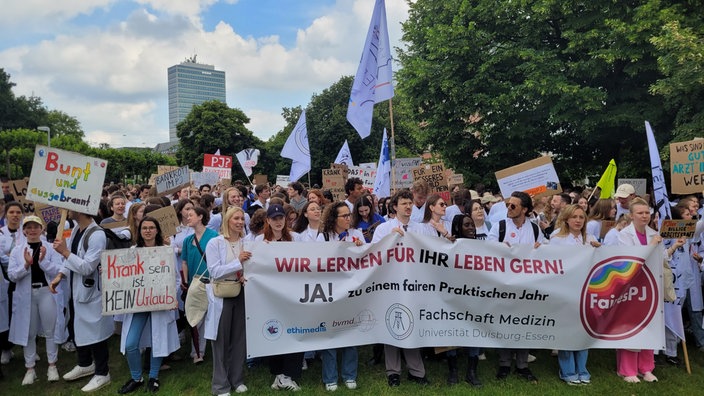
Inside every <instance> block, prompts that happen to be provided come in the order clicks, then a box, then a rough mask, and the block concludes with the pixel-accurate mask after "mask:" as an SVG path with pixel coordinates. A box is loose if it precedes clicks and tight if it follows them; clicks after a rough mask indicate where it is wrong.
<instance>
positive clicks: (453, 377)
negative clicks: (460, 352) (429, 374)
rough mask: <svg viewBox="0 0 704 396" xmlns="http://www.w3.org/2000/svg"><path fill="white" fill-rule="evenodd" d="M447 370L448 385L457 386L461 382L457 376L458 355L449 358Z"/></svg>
mask: <svg viewBox="0 0 704 396" xmlns="http://www.w3.org/2000/svg"><path fill="white" fill-rule="evenodd" d="M447 369H448V370H449V371H448V374H447V384H448V385H457V383H458V382H460V380H459V378H458V376H457V355H454V356H448V357H447Z"/></svg>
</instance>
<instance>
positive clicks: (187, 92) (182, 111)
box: [168, 55, 226, 142]
mask: <svg viewBox="0 0 704 396" xmlns="http://www.w3.org/2000/svg"><path fill="white" fill-rule="evenodd" d="M168 76H169V141H170V142H176V141H178V137H177V136H176V124H178V123H179V122H181V121H182V120H183V119H184V118H186V116H187V115H188V113H190V112H191V108H192V107H193V106H194V105H198V104H201V103H203V102H206V101H208V100H219V101H221V102H223V103H226V100H225V72H224V71H220V70H215V66H213V65H204V64H200V63H197V62H196V56H195V55H194V56H193V57H192V58H187V59H186V60H185V61H184V62H181V63H180V64H178V65H174V66H171V67H169V71H168Z"/></svg>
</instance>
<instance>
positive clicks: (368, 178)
mask: <svg viewBox="0 0 704 396" xmlns="http://www.w3.org/2000/svg"><path fill="white" fill-rule="evenodd" d="M353 177H358V178H360V179H362V185H363V186H364V189H365V190H372V189H374V180H375V179H376V166H375V167H373V168H363V167H361V166H350V167H349V173H348V174H347V178H348V179H351V178H353Z"/></svg>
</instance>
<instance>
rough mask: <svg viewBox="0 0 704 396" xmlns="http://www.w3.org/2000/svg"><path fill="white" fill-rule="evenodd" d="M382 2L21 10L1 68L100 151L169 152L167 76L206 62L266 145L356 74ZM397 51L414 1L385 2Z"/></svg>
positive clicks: (180, 1) (251, 0)
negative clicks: (287, 119)
mask: <svg viewBox="0 0 704 396" xmlns="http://www.w3.org/2000/svg"><path fill="white" fill-rule="evenodd" d="M373 7H374V0H61V1H57V0H13V1H11V2H10V4H9V5H8V4H5V5H3V7H2V12H0V68H4V69H5V71H6V72H7V73H9V74H10V75H11V81H12V82H14V83H15V84H16V86H15V88H14V92H15V94H16V95H28V96H29V95H32V94H34V95H36V96H39V97H41V98H42V99H43V101H44V104H45V105H46V106H47V107H48V108H49V109H57V110H61V111H64V112H66V113H68V114H69V115H72V116H74V117H76V118H77V119H78V120H79V121H80V122H81V125H82V126H83V129H84V131H85V132H86V136H87V140H88V141H89V142H90V143H91V144H93V145H97V144H98V143H108V144H110V145H111V146H113V147H122V146H154V145H156V144H157V143H159V142H165V141H168V136H169V132H168V129H169V128H168V105H167V102H168V100H167V75H166V70H167V68H168V67H169V66H172V65H175V64H178V63H180V62H182V61H183V60H184V59H185V58H187V57H190V56H192V55H193V54H197V56H198V62H200V63H207V64H211V65H215V68H216V69H218V70H224V71H225V72H226V76H227V104H228V105H229V106H230V107H237V108H240V109H242V110H243V111H244V112H245V113H246V114H247V115H248V116H249V117H250V118H251V122H250V124H249V125H248V128H249V129H250V130H252V131H253V132H254V133H255V134H256V135H257V136H258V137H260V138H262V139H264V140H266V139H268V138H269V137H270V136H272V135H273V134H275V133H276V132H277V131H279V130H280V129H281V128H282V127H283V126H284V120H283V118H282V117H281V115H280V114H281V108H282V107H293V106H298V105H301V106H305V105H306V104H307V103H308V101H309V100H310V97H311V96H312V95H313V94H315V93H320V92H321V91H322V90H323V89H325V88H327V87H328V86H330V85H331V84H332V83H334V82H336V81H337V80H338V79H339V78H340V77H341V76H343V75H354V73H355V71H356V69H357V65H358V63H359V57H360V55H361V51H362V48H363V45H364V39H365V37H366V33H367V29H368V27H369V21H370V19H371V14H372V9H373ZM386 12H387V16H388V25H389V36H390V39H391V45H392V47H396V46H399V45H400V44H399V40H400V36H401V27H400V22H401V21H404V20H405V19H406V18H407V15H408V4H407V2H406V0H386Z"/></svg>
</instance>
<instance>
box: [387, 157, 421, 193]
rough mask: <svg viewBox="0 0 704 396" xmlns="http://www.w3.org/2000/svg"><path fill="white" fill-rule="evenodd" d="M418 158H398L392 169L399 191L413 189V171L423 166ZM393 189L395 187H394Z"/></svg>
mask: <svg viewBox="0 0 704 396" xmlns="http://www.w3.org/2000/svg"><path fill="white" fill-rule="evenodd" d="M421 162H422V161H421V159H420V157H418V158H396V159H395V160H394V161H393V166H392V167H391V169H392V171H393V172H394V185H395V186H396V189H397V190H400V189H402V188H411V186H412V185H413V169H414V168H417V167H418V166H419V165H420V164H421ZM392 188H393V186H392Z"/></svg>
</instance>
